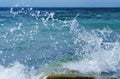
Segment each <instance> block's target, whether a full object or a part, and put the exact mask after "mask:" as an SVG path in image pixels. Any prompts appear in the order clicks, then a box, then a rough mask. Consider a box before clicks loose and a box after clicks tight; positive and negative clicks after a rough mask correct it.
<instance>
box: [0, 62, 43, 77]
mask: <svg viewBox="0 0 120 79" xmlns="http://www.w3.org/2000/svg"><path fill="white" fill-rule="evenodd" d="M0 71H1V72H0V79H39V78H40V76H41V75H42V74H41V75H39V76H37V75H36V71H35V70H34V69H31V70H30V71H28V68H27V67H25V66H24V65H22V64H20V63H18V62H16V63H14V64H13V66H10V67H4V66H2V65H0Z"/></svg>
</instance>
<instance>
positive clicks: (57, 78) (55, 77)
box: [47, 75, 95, 79]
mask: <svg viewBox="0 0 120 79" xmlns="http://www.w3.org/2000/svg"><path fill="white" fill-rule="evenodd" d="M47 79H95V77H93V76H70V75H49V76H48V77H47Z"/></svg>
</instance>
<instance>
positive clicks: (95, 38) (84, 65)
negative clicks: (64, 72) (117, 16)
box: [63, 19, 120, 73]
mask: <svg viewBox="0 0 120 79" xmlns="http://www.w3.org/2000/svg"><path fill="white" fill-rule="evenodd" d="M70 28H71V29H70V33H71V34H72V35H73V39H74V44H75V45H76V51H75V53H76V55H79V56H80V57H81V56H82V57H83V59H82V60H80V61H76V62H68V63H64V64H63V67H65V68H69V69H72V70H76V71H79V72H81V73H102V72H108V73H109V72H119V70H120V67H119V64H120V53H119V51H120V49H119V48H120V41H119V39H120V38H119V35H117V34H116V33H114V32H113V31H112V30H111V29H109V28H104V29H103V30H98V29H94V30H91V31H87V30H86V29H85V28H84V27H81V26H80V25H79V22H78V21H77V20H76V19H74V20H73V21H72V23H71V27H70Z"/></svg>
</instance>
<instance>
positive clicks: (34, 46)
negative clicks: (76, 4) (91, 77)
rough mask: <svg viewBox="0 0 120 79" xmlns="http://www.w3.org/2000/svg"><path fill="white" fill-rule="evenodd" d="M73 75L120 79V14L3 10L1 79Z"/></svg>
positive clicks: (86, 10) (0, 23)
mask: <svg viewBox="0 0 120 79" xmlns="http://www.w3.org/2000/svg"><path fill="white" fill-rule="evenodd" d="M70 70H75V71H77V72H79V73H82V74H97V75H101V74H103V75H104V74H105V75H106V74H107V75H110V76H115V77H117V78H118V79H119V78H120V9H119V8H0V71H1V72H0V79H8V78H9V79H39V78H40V79H45V78H46V76H47V75H48V74H51V73H58V74H59V73H67V72H69V71H70Z"/></svg>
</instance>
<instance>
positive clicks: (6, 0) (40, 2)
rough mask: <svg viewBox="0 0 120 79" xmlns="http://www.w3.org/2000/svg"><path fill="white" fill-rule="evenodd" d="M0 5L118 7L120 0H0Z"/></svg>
mask: <svg viewBox="0 0 120 79" xmlns="http://www.w3.org/2000/svg"><path fill="white" fill-rule="evenodd" d="M0 7H120V0H0Z"/></svg>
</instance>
